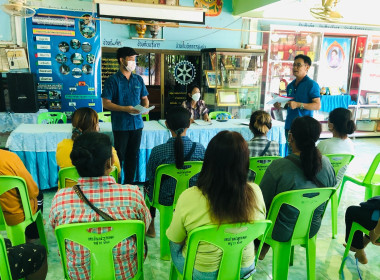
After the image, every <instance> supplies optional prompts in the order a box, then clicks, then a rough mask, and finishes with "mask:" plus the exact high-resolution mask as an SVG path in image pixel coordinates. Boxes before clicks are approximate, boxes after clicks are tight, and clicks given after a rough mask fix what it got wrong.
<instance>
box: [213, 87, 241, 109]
mask: <svg viewBox="0 0 380 280" xmlns="http://www.w3.org/2000/svg"><path fill="white" fill-rule="evenodd" d="M217 104H218V106H240V100H239V93H238V91H237V90H236V89H235V90H234V89H218V92H217Z"/></svg>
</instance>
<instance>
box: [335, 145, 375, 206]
mask: <svg viewBox="0 0 380 280" xmlns="http://www.w3.org/2000/svg"><path fill="white" fill-rule="evenodd" d="M379 163H380V153H378V154H377V155H376V156H375V158H374V159H373V161H372V163H371V166H370V167H369V169H368V172H367V174H365V175H364V174H356V175H353V176H349V175H344V177H343V180H342V186H341V188H340V192H339V198H338V205H339V203H340V200H341V198H342V193H343V189H344V185H345V183H346V182H347V181H349V182H352V183H354V184H356V185H359V186H362V187H365V199H364V200H368V199H370V198H371V197H374V196H378V195H380V174H377V173H376V171H377V168H378V166H379Z"/></svg>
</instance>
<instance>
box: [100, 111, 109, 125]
mask: <svg viewBox="0 0 380 280" xmlns="http://www.w3.org/2000/svg"><path fill="white" fill-rule="evenodd" d="M98 117H99V121H102V122H111V112H107V111H106V112H100V113H98Z"/></svg>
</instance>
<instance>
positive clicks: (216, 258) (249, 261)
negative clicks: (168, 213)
mask: <svg viewBox="0 0 380 280" xmlns="http://www.w3.org/2000/svg"><path fill="white" fill-rule="evenodd" d="M248 168H249V151H248V145H247V142H246V141H245V140H244V138H243V137H242V136H241V135H240V134H239V133H237V132H231V131H222V132H219V133H218V134H217V135H216V136H215V137H214V138H213V139H212V140H211V141H210V143H209V144H208V146H207V149H206V154H205V158H204V162H203V167H202V171H201V173H200V175H199V179H198V182H197V186H194V187H192V188H189V189H187V190H185V191H184V192H183V193H182V194H181V195H180V197H179V199H178V202H177V206H176V210H175V212H174V214H173V220H172V222H171V225H170V227H169V228H168V230H167V231H166V235H167V237H168V238H169V240H170V251H171V256H172V261H173V263H174V265H175V266H176V268H177V269H178V270H179V272H180V273H183V266H184V257H183V256H185V255H186V250H187V247H186V245H185V244H186V238H187V236H188V234H189V232H190V231H191V230H193V229H195V228H198V227H201V226H204V225H212V224H216V225H217V224H222V223H245V222H251V221H254V220H263V219H265V205H264V201H263V197H262V194H261V191H260V189H259V187H258V186H257V185H255V184H249V183H247V174H248ZM221 255H222V252H221V250H220V249H218V248H216V247H215V246H213V245H210V244H207V243H200V244H199V247H198V251H197V257H196V259H195V269H194V272H193V279H202V280H203V279H216V277H217V274H218V266H219V263H220V260H221ZM254 259H255V249H254V245H253V243H250V244H249V245H248V246H247V247H246V248H245V250H244V252H243V257H242V265H241V273H240V276H241V278H242V279H243V278H244V279H246V278H248V277H249V275H251V274H252V273H253V272H254V271H255V267H254ZM222 278H223V277H222Z"/></svg>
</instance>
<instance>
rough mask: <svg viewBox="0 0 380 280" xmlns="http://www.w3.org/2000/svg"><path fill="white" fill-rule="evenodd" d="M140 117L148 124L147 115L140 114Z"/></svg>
mask: <svg viewBox="0 0 380 280" xmlns="http://www.w3.org/2000/svg"><path fill="white" fill-rule="evenodd" d="M141 117H142V118H143V120H144V119H145V121H146V122H149V114H142V115H141Z"/></svg>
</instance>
